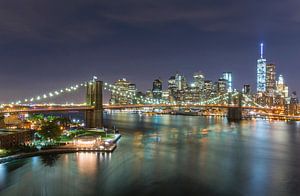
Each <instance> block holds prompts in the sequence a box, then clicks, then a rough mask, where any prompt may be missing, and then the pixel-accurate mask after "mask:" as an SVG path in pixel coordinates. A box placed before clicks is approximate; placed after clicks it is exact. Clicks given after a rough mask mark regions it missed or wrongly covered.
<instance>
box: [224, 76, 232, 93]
mask: <svg viewBox="0 0 300 196" xmlns="http://www.w3.org/2000/svg"><path fill="white" fill-rule="evenodd" d="M222 78H223V79H225V80H226V81H227V84H226V86H227V92H232V73H231V72H224V73H223V77H222Z"/></svg>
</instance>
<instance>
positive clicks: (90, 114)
mask: <svg viewBox="0 0 300 196" xmlns="http://www.w3.org/2000/svg"><path fill="white" fill-rule="evenodd" d="M102 85H103V82H102V81H98V80H97V81H95V80H94V81H92V82H91V83H87V87H86V104H87V105H89V106H93V107H94V108H93V109H92V110H87V111H86V112H85V123H86V127H87V128H102V127H103V100H102Z"/></svg>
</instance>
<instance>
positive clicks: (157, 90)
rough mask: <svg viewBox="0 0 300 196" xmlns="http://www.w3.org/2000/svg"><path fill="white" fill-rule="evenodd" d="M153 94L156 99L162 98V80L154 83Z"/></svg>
mask: <svg viewBox="0 0 300 196" xmlns="http://www.w3.org/2000/svg"><path fill="white" fill-rule="evenodd" d="M152 94H153V98H154V99H161V98H162V81H161V80H160V79H156V80H154V81H153V87H152Z"/></svg>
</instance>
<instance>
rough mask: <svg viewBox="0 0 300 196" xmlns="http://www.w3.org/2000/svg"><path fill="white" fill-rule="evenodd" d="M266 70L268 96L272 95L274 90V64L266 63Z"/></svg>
mask: <svg viewBox="0 0 300 196" xmlns="http://www.w3.org/2000/svg"><path fill="white" fill-rule="evenodd" d="M266 71H267V72H266V91H267V94H268V96H271V97H273V96H274V95H275V91H276V72H275V64H267V67H266Z"/></svg>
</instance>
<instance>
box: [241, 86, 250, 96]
mask: <svg viewBox="0 0 300 196" xmlns="http://www.w3.org/2000/svg"><path fill="white" fill-rule="evenodd" d="M243 93H244V94H246V95H250V94H251V86H250V84H245V85H244V87H243Z"/></svg>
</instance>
